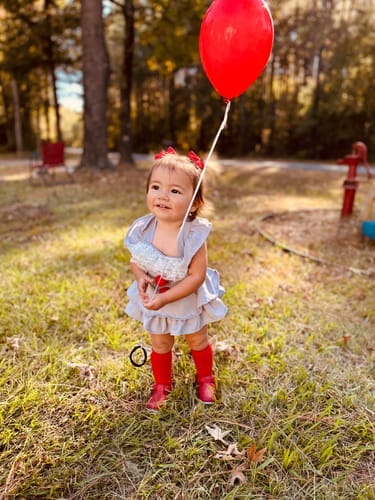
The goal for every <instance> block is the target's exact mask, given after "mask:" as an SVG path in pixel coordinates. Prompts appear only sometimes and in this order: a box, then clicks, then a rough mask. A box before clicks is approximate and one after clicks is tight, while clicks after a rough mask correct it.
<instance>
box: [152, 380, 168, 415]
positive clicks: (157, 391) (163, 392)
mask: <svg viewBox="0 0 375 500" xmlns="http://www.w3.org/2000/svg"><path fill="white" fill-rule="evenodd" d="M171 390H172V387H171V386H170V385H164V384H155V385H154V387H153V389H152V394H151V397H150V399H149V400H148V401H147V403H146V408H147V409H148V410H150V411H159V410H160V407H161V406H162V405H163V403H164V401H165V400H166V399H167V397H168V394H169V393H170V392H171Z"/></svg>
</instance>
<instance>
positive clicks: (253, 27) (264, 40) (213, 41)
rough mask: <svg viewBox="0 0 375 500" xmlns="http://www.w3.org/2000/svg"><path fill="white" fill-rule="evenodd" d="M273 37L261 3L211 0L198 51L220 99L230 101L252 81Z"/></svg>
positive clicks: (265, 61)
mask: <svg viewBox="0 0 375 500" xmlns="http://www.w3.org/2000/svg"><path fill="white" fill-rule="evenodd" d="M273 34H274V32H273V22H272V17H271V13H270V11H269V9H268V7H267V5H266V3H265V2H264V1H263V0H214V2H213V3H212V4H211V5H210V7H209V8H208V10H207V12H206V14H205V16H204V18H203V21H202V25H201V29H200V34H199V52H200V57H201V61H202V65H203V69H204V71H205V73H206V75H207V78H208V79H209V80H210V82H211V83H212V85H213V87H214V88H215V90H216V91H217V92H218V93H219V94H220V95H221V96H222V97H224V98H226V99H233V98H234V97H237V96H239V95H240V94H242V93H243V92H244V91H245V90H246V89H247V88H248V87H249V86H250V85H251V84H252V83H254V82H255V80H256V79H257V78H258V76H259V75H260V74H261V73H262V71H263V70H264V68H265V66H266V64H267V62H268V59H269V56H270V54H271V50H272V45H273Z"/></svg>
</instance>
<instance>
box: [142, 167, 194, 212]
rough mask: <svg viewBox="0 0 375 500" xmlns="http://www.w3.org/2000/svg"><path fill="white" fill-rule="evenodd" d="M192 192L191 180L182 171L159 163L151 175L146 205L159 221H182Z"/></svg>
mask: <svg viewBox="0 0 375 500" xmlns="http://www.w3.org/2000/svg"><path fill="white" fill-rule="evenodd" d="M193 192H194V190H193V185H192V181H191V179H190V178H189V176H188V175H187V174H186V173H185V172H184V171H182V170H179V169H171V168H169V167H167V166H163V165H160V166H158V167H155V168H154V170H153V172H152V175H151V179H150V185H149V188H148V192H147V198H146V202H147V207H148V209H149V210H150V212H151V213H152V214H153V215H155V217H156V218H157V219H159V220H160V221H166V222H182V220H183V218H184V216H185V214H186V210H187V209H188V207H189V204H190V201H191V198H192V196H193ZM193 208H194V206H193Z"/></svg>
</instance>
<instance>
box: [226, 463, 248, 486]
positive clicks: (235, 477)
mask: <svg viewBox="0 0 375 500" xmlns="http://www.w3.org/2000/svg"><path fill="white" fill-rule="evenodd" d="M244 470H246V465H243V464H242V465H240V466H239V467H235V468H234V469H233V470H232V472H231V474H230V477H229V484H230V485H231V486H234V485H235V483H236V482H239V483H240V484H245V483H247V479H246V477H245V474H244V473H243V471H244Z"/></svg>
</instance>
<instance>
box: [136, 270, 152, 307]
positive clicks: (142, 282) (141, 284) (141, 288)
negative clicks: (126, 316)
mask: <svg viewBox="0 0 375 500" xmlns="http://www.w3.org/2000/svg"><path fill="white" fill-rule="evenodd" d="M153 284H154V278H151V276H147V274H145V275H144V276H142V278H140V279H139V280H138V292H139V295H140V297H141V299H142V301H144V300H145V298H147V297H148V295H147V293H146V290H147V287H148V285H153Z"/></svg>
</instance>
